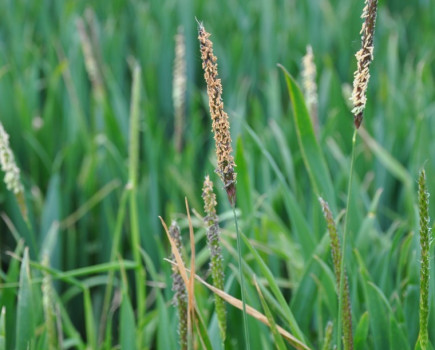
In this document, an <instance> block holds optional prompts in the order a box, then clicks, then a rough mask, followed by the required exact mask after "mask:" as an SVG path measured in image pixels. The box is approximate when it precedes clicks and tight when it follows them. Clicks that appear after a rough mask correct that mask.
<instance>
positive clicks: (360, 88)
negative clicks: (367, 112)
mask: <svg viewBox="0 0 435 350" xmlns="http://www.w3.org/2000/svg"><path fill="white" fill-rule="evenodd" d="M377 7H378V0H366V1H365V7H364V10H363V13H362V15H361V18H363V19H364V23H363V25H362V28H361V32H360V34H361V35H362V36H361V49H360V50H359V51H358V52H357V53H356V54H355V57H356V59H357V65H358V68H357V70H356V71H355V73H354V80H353V93H352V101H353V109H352V113H353V115H354V123H355V126H356V128H357V129H358V128H359V127H360V125H361V122H362V119H363V112H364V109H365V106H366V101H367V85H368V83H369V78H370V71H369V66H370V63H371V62H372V60H373V36H374V34H375V22H376V12H377Z"/></svg>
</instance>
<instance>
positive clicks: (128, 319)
mask: <svg viewBox="0 0 435 350" xmlns="http://www.w3.org/2000/svg"><path fill="white" fill-rule="evenodd" d="M161 321H163V320H161ZM119 332H120V338H121V342H120V343H121V349H131V350H135V349H136V334H135V332H136V324H135V322H134V312H133V308H132V307H131V303H130V300H129V298H128V294H127V293H122V302H121V324H120V331H119Z"/></svg>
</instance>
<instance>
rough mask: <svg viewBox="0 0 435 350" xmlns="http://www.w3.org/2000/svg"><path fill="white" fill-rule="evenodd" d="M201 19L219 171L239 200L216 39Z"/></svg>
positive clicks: (200, 34) (231, 195)
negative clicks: (214, 49)
mask: <svg viewBox="0 0 435 350" xmlns="http://www.w3.org/2000/svg"><path fill="white" fill-rule="evenodd" d="M209 37H210V33H208V32H206V30H205V29H204V26H203V24H202V23H200V22H198V39H199V43H200V50H201V60H202V68H203V70H204V78H205V81H206V83H207V94H208V98H209V107H210V115H211V119H212V130H213V133H214V140H215V143H216V156H217V169H216V173H217V174H218V175H219V176H220V178H221V179H222V181H223V183H224V186H225V190H226V191H227V195H228V199H229V201H230V203H231V205H234V204H235V201H236V175H237V174H236V173H235V172H234V168H235V167H236V165H235V163H234V158H233V155H232V152H233V149H232V146H231V135H230V124H229V121H228V114H227V113H226V112H225V111H224V103H223V100H222V83H221V80H220V79H219V78H218V66H217V63H216V61H217V58H216V56H215V55H214V54H213V43H212V42H211V40H210V39H209Z"/></svg>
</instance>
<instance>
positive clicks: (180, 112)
mask: <svg viewBox="0 0 435 350" xmlns="http://www.w3.org/2000/svg"><path fill="white" fill-rule="evenodd" d="M184 41H185V40H184V33H183V27H179V28H178V32H177V35H176V36H175V58H174V70H173V83H172V100H173V102H174V124H175V125H174V144H175V149H176V150H177V152H181V149H182V146H183V145H182V143H183V128H184V116H185V113H184V112H185V111H184V109H185V98H186V80H187V78H186V45H185V42H184Z"/></svg>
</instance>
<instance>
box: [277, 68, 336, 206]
mask: <svg viewBox="0 0 435 350" xmlns="http://www.w3.org/2000/svg"><path fill="white" fill-rule="evenodd" d="M280 68H281V69H282V70H283V72H284V76H285V80H286V82H287V87H288V90H289V95H290V99H291V101H292V107H293V117H294V120H295V125H296V132H297V135H298V142H299V146H300V148H301V151H302V157H303V159H304V163H305V167H306V168H307V171H308V174H309V177H310V180H311V183H312V185H313V187H314V191H315V193H316V194H317V195H318V196H322V197H323V198H325V199H326V200H327V201H328V203H329V205H330V206H331V210H332V211H333V212H335V211H336V209H337V206H336V201H335V191H334V187H333V186H332V181H331V177H330V175H329V170H328V167H327V165H326V161H325V159H324V157H323V154H322V151H321V149H320V146H319V144H318V142H317V139H316V136H315V134H314V129H313V125H312V123H311V118H310V115H309V113H308V109H307V107H306V105H305V99H304V95H303V94H302V91H301V90H300V88H299V86H298V84H297V82H296V80H295V79H294V78H293V77H292V76H291V75H290V74H289V73H288V72H287V70H286V69H285V68H284V67H283V66H280Z"/></svg>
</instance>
